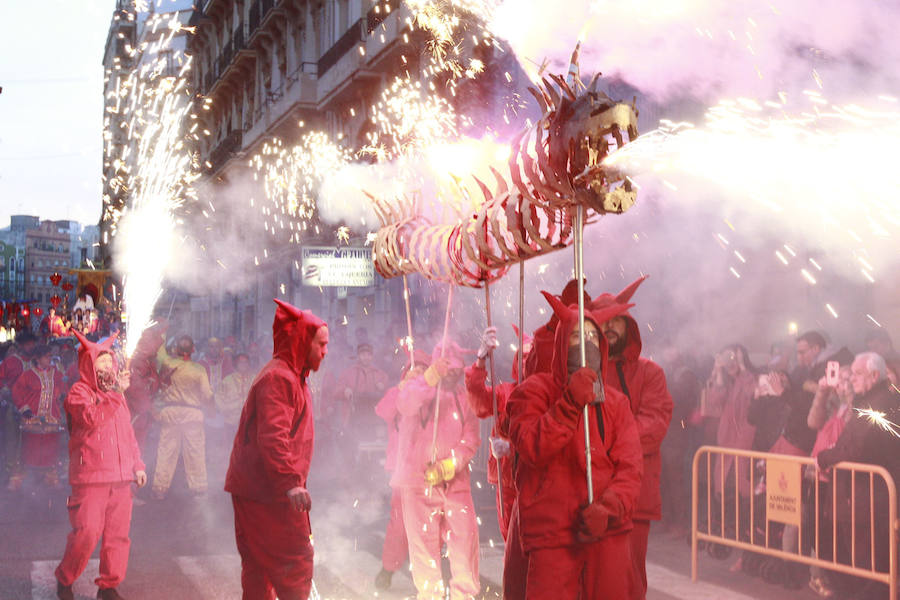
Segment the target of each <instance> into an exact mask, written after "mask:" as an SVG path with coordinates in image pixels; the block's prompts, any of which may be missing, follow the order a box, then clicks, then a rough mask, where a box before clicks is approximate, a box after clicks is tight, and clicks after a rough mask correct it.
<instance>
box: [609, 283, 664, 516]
mask: <svg viewBox="0 0 900 600" xmlns="http://www.w3.org/2000/svg"><path fill="white" fill-rule="evenodd" d="M644 279H646V277H641V278H640V279H638V280H637V281H635V282H633V283H632V284H631V285H629V286H628V287H626V288H625V289H624V290H622V291H621V292H620V293H619V294H618V295H617V296H612V295H611V294H602V295H600V296H598V297H596V298H594V300H593V301H592V302H591V309H592V310H604V309H606V308H608V307H610V306H614V305H624V304H626V303H627V302H628V301H629V300H631V297H632V296H633V295H634V292H635V291H636V290H637V288H638V286H639V285H640V284H641V283H642V282H643V281H644ZM622 316H623V317H625V321H626V334H625V339H626V346H625V350H624V352H623V353H622V356H620V357H618V358H616V359H612V360H611V361H610V362H611V363H612V364H611V365H610V367H611V368H610V369H609V370H606V371H604V373H605V377H604V381H605V383H606V385H607V387H610V388H613V389H615V390H617V391H619V392H622V393H624V394H625V395H626V396H628V399H629V401H630V403H631V412H632V413H633V414H634V420H635V422H637V428H638V433H639V434H640V436H641V448H642V450H643V454H644V479H643V482H642V483H641V495H640V498H638V503H637V508H636V509H635V511H634V518H635V519H636V520H642V521H649V520H659V519H661V518H662V498H661V496H660V493H659V482H660V473H661V471H662V457H661V456H660V453H659V449H660V446H661V445H662V441H663V438H664V437H666V431H668V429H669V422H670V421H671V420H672V407H673V404H672V396H671V395H670V394H669V389H668V388H667V387H666V376H665V373H664V372H663V370H662V367H660V366H659V365H657V364H656V363H655V362H653V361H652V360H650V359H649V358H643V357H641V331H640V328H639V327H638V324H637V321H635V320H634V317H632V316H631V314H630V313H628V312H625V313H623V314H622Z"/></svg>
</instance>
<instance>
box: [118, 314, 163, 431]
mask: <svg viewBox="0 0 900 600" xmlns="http://www.w3.org/2000/svg"><path fill="white" fill-rule="evenodd" d="M164 331H165V327H161V326H154V327H151V328H150V329H145V330H144V332H143V333H142V334H141V339H140V340H139V341H138V343H137V347H136V348H135V349H134V354H133V355H132V356H131V363H130V369H131V384H130V385H129V386H128V389H127V390H125V397H126V398H127V399H128V406H129V408H130V409H131V413H132V415H134V435H135V437H136V438H137V441H138V444H139V445H140V446H141V447H143V446H144V442H145V441H146V440H147V432H148V431H149V429H150V425H151V424H152V422H153V415H152V409H153V400H154V398H155V397H156V394H157V392H158V391H159V373H158V371H157V367H156V353H157V352H158V351H159V347H160V346H162V344H163V339H164V338H163V335H162V334H163V332H164Z"/></svg>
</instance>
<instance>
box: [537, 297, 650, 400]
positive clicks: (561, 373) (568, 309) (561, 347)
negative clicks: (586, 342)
mask: <svg viewBox="0 0 900 600" xmlns="http://www.w3.org/2000/svg"><path fill="white" fill-rule="evenodd" d="M541 293H542V294H544V298H546V299H547V302H549V303H550V306H551V308H553V314H554V315H555V316H556V318H557V319H558V320H559V324H558V325H557V327H556V336H555V337H554V340H553V344H554V345H553V363H552V364H551V367H550V373H551V375H553V379H554V380H555V381H556V383H557V384H558V385H560V386H565V385H566V383H567V382H568V380H569V369H568V364H567V363H568V360H569V335H570V334H571V333H572V331H573V330H574V329H575V328H576V327H578V306H577V305H575V304H573V305H572V306H565V305H564V304H563V303H562V301H560V300H559V298H557V297H556V296H554V295H552V294H548V293H547V292H541ZM632 306H633V305H632V304H614V305H611V306H609V307H607V308H602V309H598V310H589V309H588V307H585V311H584V319H585V321H592V322H593V323H594V325H595V326H596V327H597V330H598V331H599V330H600V323H603V322H604V321H608V320H610V319H612V318H613V317H616V316H618V315H621V314H623V313H625V312H626V311H627V310H628V309H629V308H631V307H632ZM600 354H601V356H602V357H603V362H602V367H601V370H602V372H603V373H606V365H607V362H608V354H609V346H608V344H607V343H606V338H605V337H603V336H602V335H601V336H600Z"/></svg>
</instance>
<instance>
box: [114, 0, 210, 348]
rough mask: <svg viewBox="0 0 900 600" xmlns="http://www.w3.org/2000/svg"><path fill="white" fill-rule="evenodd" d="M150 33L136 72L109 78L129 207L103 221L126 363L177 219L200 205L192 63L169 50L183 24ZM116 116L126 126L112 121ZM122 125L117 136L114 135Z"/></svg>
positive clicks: (159, 17) (153, 297) (148, 313)
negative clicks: (116, 277) (119, 287)
mask: <svg viewBox="0 0 900 600" xmlns="http://www.w3.org/2000/svg"><path fill="white" fill-rule="evenodd" d="M146 27H147V30H148V31H149V32H150V35H149V41H147V42H144V43H143V44H141V47H140V48H139V49H131V52H132V56H131V58H132V59H133V60H134V64H135V65H136V66H135V67H133V68H129V69H126V68H124V67H122V68H121V69H120V72H117V73H110V74H109V75H108V76H109V77H116V78H117V85H116V87H115V89H114V90H113V91H112V92H111V93H110V94H109V95H108V97H107V103H106V112H107V117H106V119H105V120H104V141H105V144H104V151H105V158H106V164H107V166H110V167H112V168H113V170H114V173H115V174H114V176H113V178H112V180H111V181H110V188H111V189H112V190H113V191H114V192H115V193H121V194H123V195H125V196H126V197H127V199H128V202H127V207H123V206H121V205H117V204H116V203H113V202H107V203H106V212H105V214H104V220H106V221H107V222H108V223H109V225H110V228H111V230H112V232H113V235H114V236H115V238H114V240H113V243H114V245H115V247H116V251H117V263H118V264H119V265H120V266H121V270H122V273H123V277H122V279H123V284H124V287H123V294H122V295H123V301H124V304H125V309H126V311H127V317H128V318H127V322H126V330H125V331H126V344H125V353H126V356H130V355H131V354H132V352H133V351H134V348H135V347H136V345H137V342H138V340H139V339H140V335H141V332H142V331H143V330H144V329H146V328H147V327H149V326H150V325H151V324H152V313H153V308H154V306H155V305H156V301H157V299H158V298H159V295H160V293H161V291H162V281H163V277H164V275H165V271H166V269H167V267H168V265H169V261H170V259H171V258H172V256H173V253H174V250H175V244H176V240H177V235H176V217H175V212H176V211H177V209H178V208H179V207H180V206H181V205H182V204H183V203H184V202H185V201H186V200H188V199H192V198H193V199H195V198H196V196H195V193H194V190H193V188H192V184H193V182H194V181H195V180H196V178H197V176H198V175H197V170H196V165H195V164H194V161H193V157H192V154H191V152H190V151H189V149H188V146H187V144H186V141H187V139H188V137H187V136H191V135H194V134H193V133H191V132H188V133H187V134H186V127H185V123H186V122H187V119H188V117H189V115H190V112H191V107H192V102H191V95H190V93H189V91H188V78H187V76H188V74H189V71H190V67H191V61H190V58H189V57H186V56H184V55H183V54H182V53H180V52H177V51H175V52H170V51H169V50H170V47H171V43H172V39H173V37H174V36H175V35H176V34H178V33H179V32H181V31H182V27H181V24H180V23H179V21H178V19H177V18H174V17H172V16H171V15H167V14H164V13H160V14H155V15H153V16H152V17H150V19H149V20H148V22H147V24H146ZM113 115H119V116H120V117H121V121H119V120H117V121H115V122H114V120H113V119H112V116H113ZM117 123H120V125H118V130H113V128H114V127H115V125H116V124H117ZM194 139H196V138H194Z"/></svg>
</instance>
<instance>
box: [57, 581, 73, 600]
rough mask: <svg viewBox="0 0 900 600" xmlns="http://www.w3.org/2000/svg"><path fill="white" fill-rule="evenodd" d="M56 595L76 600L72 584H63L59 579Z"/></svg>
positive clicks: (60, 598) (60, 599)
mask: <svg viewBox="0 0 900 600" xmlns="http://www.w3.org/2000/svg"><path fill="white" fill-rule="evenodd" d="M56 597H57V598H59V600H75V592H73V591H72V586H71V585H63V584H62V583H60V582H59V581H57V582H56Z"/></svg>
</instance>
